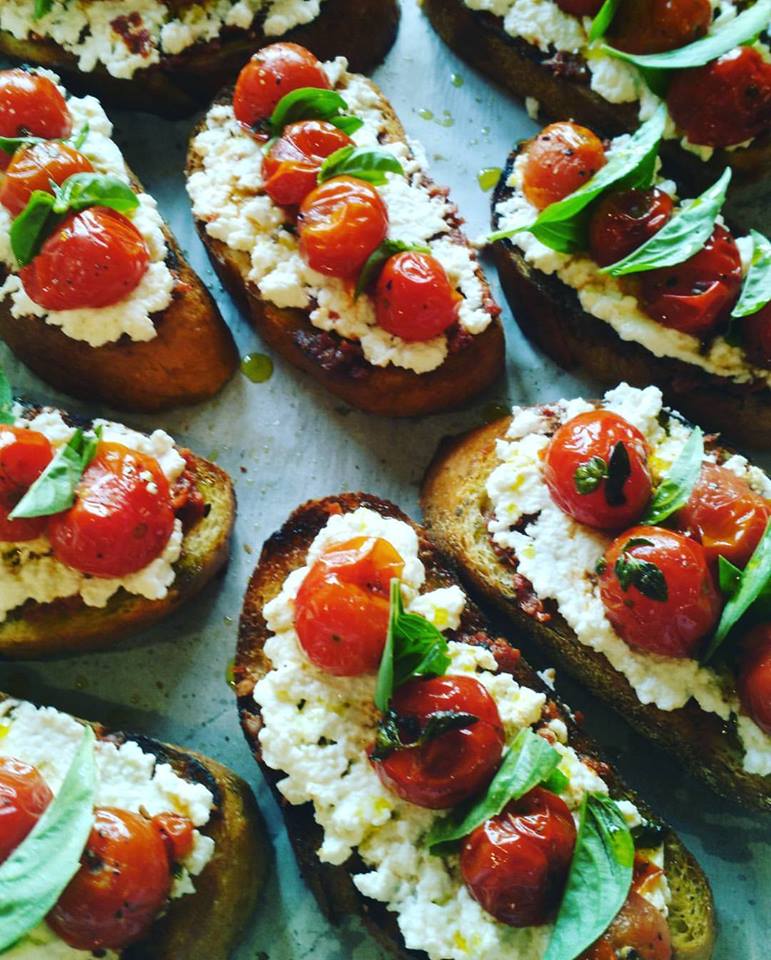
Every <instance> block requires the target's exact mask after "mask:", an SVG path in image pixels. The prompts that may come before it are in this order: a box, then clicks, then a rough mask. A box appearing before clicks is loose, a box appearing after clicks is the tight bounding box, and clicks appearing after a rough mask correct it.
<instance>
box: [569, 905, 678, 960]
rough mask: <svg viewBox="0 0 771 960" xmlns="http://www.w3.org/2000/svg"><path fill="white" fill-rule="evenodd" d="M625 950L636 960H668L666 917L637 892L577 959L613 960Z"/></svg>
mask: <svg viewBox="0 0 771 960" xmlns="http://www.w3.org/2000/svg"><path fill="white" fill-rule="evenodd" d="M624 947H629V948H631V949H632V950H634V951H635V952H634V954H633V956H635V957H638V958H639V960H671V957H672V938H671V935H670V932H669V925H668V924H667V921H666V918H665V917H663V916H662V915H661V913H660V912H659V911H658V910H657V909H656V908H655V907H654V906H653V904H651V903H649V902H648V901H647V900H646V899H645V898H644V897H641V896H640V894H639V893H635V892H634V891H632V892H631V893H630V894H629V896H628V897H627V900H626V903H625V904H624V906H623V907H622V908H621V910H620V911H619V913H618V915H617V916H616V919H615V920H614V921H613V923H612V924H611V925H610V927H608V929H607V931H606V932H605V933H604V934H603V935H602V937H601V938H600V939H599V940H598V941H597V943H595V944H594V945H593V946H592V947H590V948H589V950H587V951H586V953H583V954H581V957H580V960H617V957H618V956H619V954H618V953H617V951H618V950H621V949H623V948H624Z"/></svg>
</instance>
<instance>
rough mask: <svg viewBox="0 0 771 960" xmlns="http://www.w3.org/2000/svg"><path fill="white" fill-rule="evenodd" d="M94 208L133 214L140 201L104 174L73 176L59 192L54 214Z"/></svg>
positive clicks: (122, 182) (127, 189)
mask: <svg viewBox="0 0 771 960" xmlns="http://www.w3.org/2000/svg"><path fill="white" fill-rule="evenodd" d="M94 206H99V207H110V208H111V209H112V210H117V211H118V212H119V213H130V212H131V211H132V210H136V208H137V207H138V206H139V198H138V197H137V195H136V194H135V193H134V191H133V190H132V189H131V187H130V186H129V185H128V184H127V183H125V182H124V181H123V180H120V179H119V178H118V177H112V176H109V175H106V174H102V173H74V174H73V175H72V176H71V177H67V179H66V180H65V181H64V183H63V184H62V185H61V186H60V187H58V188H57V189H56V193H55V199H54V213H60V214H64V213H69V212H70V211H71V210H74V211H76V212H77V211H79V210H85V209H86V208H87V207H94Z"/></svg>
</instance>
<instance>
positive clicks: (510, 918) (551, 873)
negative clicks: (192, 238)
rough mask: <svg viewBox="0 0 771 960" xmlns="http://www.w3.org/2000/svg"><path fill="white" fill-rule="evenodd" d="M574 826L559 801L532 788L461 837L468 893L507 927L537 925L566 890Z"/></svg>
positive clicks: (562, 803)
mask: <svg viewBox="0 0 771 960" xmlns="http://www.w3.org/2000/svg"><path fill="white" fill-rule="evenodd" d="M575 843H576V827H575V823H574V822H573V817H572V815H571V813H570V810H568V807H567V805H566V803H565V801H564V800H562V799H561V798H560V797H558V796H557V795H556V794H554V793H551V792H550V791H549V790H545V789H544V788H543V787H536V788H535V789H534V790H531V791H530V792H529V793H526V794H525V796H524V797H522V798H521V799H519V800H514V801H513V802H511V803H509V804H508V806H506V807H505V809H504V810H503V812H502V813H500V814H499V815H498V816H497V817H492V818H491V819H490V820H486V821H485V822H484V823H483V824H482V825H481V826H479V827H477V828H476V830H474V832H473V833H472V834H471V835H470V836H469V837H467V838H466V840H464V842H463V846H462V848H461V854H460V869H461V873H462V875H463V880H464V882H465V884H466V886H467V887H468V889H469V892H470V893H471V895H472V897H473V898H474V899H475V900H477V901H478V902H479V903H480V904H481V905H482V907H484V909H485V910H486V911H487V912H488V913H489V914H491V915H492V916H493V917H495V919H496V920H500V921H501V923H508V924H509V925H510V926H512V927H537V926H541V925H542V924H544V923H547V922H548V921H549V920H550V919H551V918H552V917H553V916H554V914H555V912H556V910H557V907H558V906H559V903H560V900H561V899H562V893H563V891H564V889H565V882H566V880H567V875H568V869H569V868H570V861H571V860H572V858H573V848H574V847H575Z"/></svg>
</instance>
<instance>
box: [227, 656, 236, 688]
mask: <svg viewBox="0 0 771 960" xmlns="http://www.w3.org/2000/svg"><path fill="white" fill-rule="evenodd" d="M225 683H226V684H227V685H228V686H229V687H230V689H231V690H235V688H236V661H235V660H231V661H230V663H228V665H227V666H226V667H225Z"/></svg>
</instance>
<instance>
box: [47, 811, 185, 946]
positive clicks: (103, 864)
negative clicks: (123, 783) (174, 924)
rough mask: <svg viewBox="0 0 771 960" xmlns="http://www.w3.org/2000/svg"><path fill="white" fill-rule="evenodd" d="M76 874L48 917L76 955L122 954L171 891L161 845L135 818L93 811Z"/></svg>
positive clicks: (142, 821) (143, 822)
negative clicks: (95, 952) (92, 952)
mask: <svg viewBox="0 0 771 960" xmlns="http://www.w3.org/2000/svg"><path fill="white" fill-rule="evenodd" d="M80 864H81V866H80V869H79V870H78V872H77V873H76V874H75V876H74V877H73V878H72V880H71V881H70V883H69V885H68V886H67V887H66V889H65V890H64V893H63V894H62V895H61V897H59V900H58V902H57V904H56V906H55V907H54V908H53V909H52V910H51V912H50V913H49V914H48V923H49V925H50V926H51V928H52V929H53V931H54V933H56V934H57V935H58V936H59V937H61V938H62V940H64V942H65V943H68V944H69V945H70V946H71V947H75V948H76V949H78V950H105V949H106V950H121V949H123V947H126V946H128V945H129V944H131V943H135V942H136V941H137V940H141V939H142V938H143V937H144V936H145V935H146V934H147V933H148V931H149V929H150V927H151V925H152V923H153V921H154V920H155V919H156V917H157V916H158V913H159V912H160V910H161V909H162V908H163V907H164V905H165V904H166V901H167V899H168V897H169V892H170V890H171V869H170V864H169V861H168V858H167V855H166V846H165V844H164V841H163V839H162V837H161V835H160V833H159V832H158V831H157V830H156V829H155V828H154V827H153V825H152V824H151V822H150V821H149V820H148V819H146V818H145V817H143V816H141V815H140V814H138V813H130V812H128V811H127V810H118V809H115V808H113V807H102V808H97V810H96V811H95V822H94V826H93V828H92V830H91V836H90V837H89V839H88V843H87V845H86V849H85V851H84V853H83V856H82V857H81V858H80Z"/></svg>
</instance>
